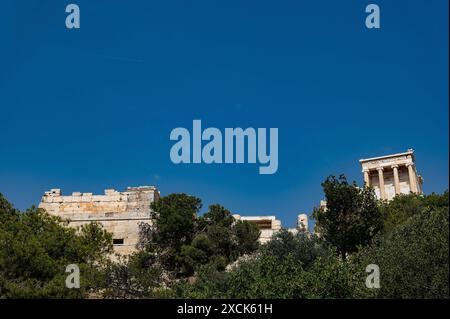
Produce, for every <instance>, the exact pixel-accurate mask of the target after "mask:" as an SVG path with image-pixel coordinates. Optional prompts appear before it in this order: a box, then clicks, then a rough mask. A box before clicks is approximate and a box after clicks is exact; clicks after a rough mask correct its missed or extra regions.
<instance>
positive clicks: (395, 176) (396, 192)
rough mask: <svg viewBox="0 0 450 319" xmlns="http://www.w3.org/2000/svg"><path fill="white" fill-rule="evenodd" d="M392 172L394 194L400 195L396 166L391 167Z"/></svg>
mask: <svg viewBox="0 0 450 319" xmlns="http://www.w3.org/2000/svg"><path fill="white" fill-rule="evenodd" d="M391 167H392V170H393V171H394V187H395V194H396V195H398V194H400V180H399V178H398V165H392V166H391Z"/></svg>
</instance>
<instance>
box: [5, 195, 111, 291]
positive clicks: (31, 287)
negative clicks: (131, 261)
mask: <svg viewBox="0 0 450 319" xmlns="http://www.w3.org/2000/svg"><path fill="white" fill-rule="evenodd" d="M111 251H112V238H111V235H110V234H108V233H107V232H105V231H104V230H103V229H102V228H101V226H100V225H98V224H95V223H93V224H88V225H84V226H82V227H81V228H79V229H73V228H68V227H65V225H64V223H63V222H62V221H61V220H60V219H58V218H56V217H53V216H50V215H48V214H47V213H45V212H44V211H42V210H40V209H36V208H34V207H32V208H31V209H29V210H27V211H26V212H24V213H22V212H20V211H18V210H16V209H14V208H13V207H12V205H11V204H10V203H9V202H8V201H7V200H6V199H5V198H4V197H3V196H2V195H1V194H0V297H5V298H24V297H27V298H41V297H57V298H79V297H87V296H89V295H90V294H93V293H95V292H97V291H99V289H100V288H101V285H102V280H103V274H102V269H103V267H104V265H105V262H106V260H107V258H108V254H109V253H111ZM69 264H77V265H78V266H79V268H80V273H81V276H80V278H81V283H80V286H81V287H80V289H68V288H66V285H65V279H66V277H67V275H68V274H67V273H66V272H65V270H66V266H67V265H69Z"/></svg>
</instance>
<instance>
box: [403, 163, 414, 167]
mask: <svg viewBox="0 0 450 319" xmlns="http://www.w3.org/2000/svg"><path fill="white" fill-rule="evenodd" d="M405 166H406V167H410V166H414V163H406V164H405Z"/></svg>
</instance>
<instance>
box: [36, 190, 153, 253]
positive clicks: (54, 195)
mask: <svg viewBox="0 0 450 319" xmlns="http://www.w3.org/2000/svg"><path fill="white" fill-rule="evenodd" d="M159 196H160V194H159V191H158V190H157V189H156V188H155V187H153V186H140V187H128V188H127V190H126V191H125V192H118V191H116V190H114V189H106V190H105V194H104V195H93V194H92V193H79V192H74V193H72V195H68V196H63V195H62V193H61V190H60V189H52V190H50V191H49V192H45V194H44V196H43V197H42V200H41V203H40V204H39V207H40V208H43V209H45V210H46V211H47V212H48V213H49V214H51V215H55V216H59V217H61V218H63V219H66V220H69V226H71V227H77V226H81V225H83V224H87V223H90V222H94V221H96V222H99V223H101V224H102V225H103V227H104V228H105V229H106V230H107V231H108V232H110V233H112V234H113V244H114V250H115V252H117V253H119V254H129V253H131V252H133V251H134V250H135V249H136V244H137V242H138V239H139V223H141V222H145V223H149V224H151V216H150V213H151V209H150V204H151V203H152V202H154V201H156V200H158V199H159Z"/></svg>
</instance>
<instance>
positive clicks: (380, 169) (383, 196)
mask: <svg viewBox="0 0 450 319" xmlns="http://www.w3.org/2000/svg"><path fill="white" fill-rule="evenodd" d="M377 171H378V181H379V186H380V197H381V199H386V190H385V189H384V176H383V167H378V168H377Z"/></svg>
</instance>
